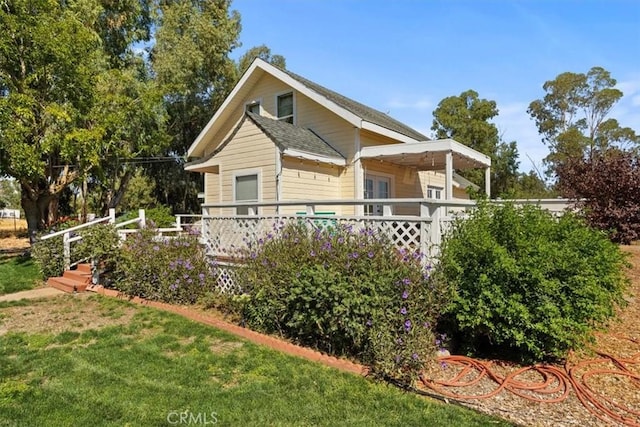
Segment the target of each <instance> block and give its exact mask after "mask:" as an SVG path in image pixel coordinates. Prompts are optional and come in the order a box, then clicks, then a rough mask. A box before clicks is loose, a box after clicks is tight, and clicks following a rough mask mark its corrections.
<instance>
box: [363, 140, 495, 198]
mask: <svg viewBox="0 0 640 427" xmlns="http://www.w3.org/2000/svg"><path fill="white" fill-rule="evenodd" d="M364 160H381V161H385V162H389V163H392V164H395V165H397V166H400V167H404V168H412V169H414V170H416V171H444V175H445V186H444V200H449V201H450V200H453V199H454V196H453V188H454V171H455V170H465V169H479V168H480V169H484V172H485V175H484V176H485V180H484V181H485V182H484V190H485V193H486V194H491V179H490V177H491V159H490V158H489V156H486V155H484V154H482V153H480V152H478V151H476V150H474V149H472V148H469V147H467V146H466V145H464V144H461V143H459V142H457V141H454V140H453V139H441V140H435V141H425V142H415V143H406V144H388V145H377V146H368V147H362V148H361V149H360V152H359V155H358V156H357V157H356V159H355V164H356V174H357V176H358V180H357V181H358V182H359V185H360V186H361V188H358V189H357V190H358V191H357V195H358V197H360V198H364V194H365V192H364V188H362V186H363V185H364V181H365V180H364V172H363V168H362V161H364ZM476 184H478V183H476Z"/></svg>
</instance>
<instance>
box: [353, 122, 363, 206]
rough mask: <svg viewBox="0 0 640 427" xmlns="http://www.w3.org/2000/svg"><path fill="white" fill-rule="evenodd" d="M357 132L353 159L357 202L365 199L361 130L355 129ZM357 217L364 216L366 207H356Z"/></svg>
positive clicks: (354, 193)
mask: <svg viewBox="0 0 640 427" xmlns="http://www.w3.org/2000/svg"><path fill="white" fill-rule="evenodd" d="M354 130H355V138H354V144H353V145H354V147H353V148H354V158H353V172H354V173H353V175H354V177H353V179H354V181H355V182H354V184H355V185H354V187H355V188H354V192H353V195H354V198H355V199H356V200H362V199H364V172H363V170H362V160H361V159H360V129H358V128H354ZM354 213H355V214H356V215H359V216H360V215H364V206H362V205H356V206H355V212H354Z"/></svg>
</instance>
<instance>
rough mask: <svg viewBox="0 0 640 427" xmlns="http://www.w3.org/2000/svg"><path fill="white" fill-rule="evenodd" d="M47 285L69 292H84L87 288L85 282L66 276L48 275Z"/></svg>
mask: <svg viewBox="0 0 640 427" xmlns="http://www.w3.org/2000/svg"><path fill="white" fill-rule="evenodd" d="M47 285H49V286H51V287H53V288H56V289H60V290H61V291H64V292H69V293H74V292H84V291H86V290H87V286H88V284H87V283H83V282H78V281H76V280H73V279H68V278H66V277H49V279H48V280H47Z"/></svg>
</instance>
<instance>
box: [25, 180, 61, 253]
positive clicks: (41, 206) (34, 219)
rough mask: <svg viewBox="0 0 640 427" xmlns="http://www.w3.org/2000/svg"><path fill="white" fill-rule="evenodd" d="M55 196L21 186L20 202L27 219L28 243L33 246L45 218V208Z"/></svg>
mask: <svg viewBox="0 0 640 427" xmlns="http://www.w3.org/2000/svg"><path fill="white" fill-rule="evenodd" d="M55 198H56V197H55V196H52V195H51V194H41V193H38V192H35V191H29V189H27V188H25V187H24V186H23V187H22V196H21V199H20V204H21V205H22V209H23V210H24V216H25V218H26V220H27V230H28V234H29V244H31V245H32V246H33V244H34V243H35V242H36V236H37V234H38V231H39V230H42V229H43V228H44V225H45V222H44V220H45V218H47V208H48V207H49V204H50V203H51V200H52V199H55Z"/></svg>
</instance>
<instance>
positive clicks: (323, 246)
mask: <svg viewBox="0 0 640 427" xmlns="http://www.w3.org/2000/svg"><path fill="white" fill-rule="evenodd" d="M322 249H324V250H325V251H331V242H325V243H324V244H323V245H322Z"/></svg>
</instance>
